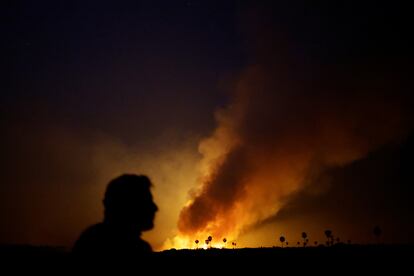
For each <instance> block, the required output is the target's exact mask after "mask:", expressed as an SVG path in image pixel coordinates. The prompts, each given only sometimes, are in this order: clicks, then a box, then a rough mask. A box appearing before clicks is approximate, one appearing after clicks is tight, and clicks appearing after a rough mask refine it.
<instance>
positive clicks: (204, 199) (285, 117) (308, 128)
mask: <svg viewBox="0 0 414 276" xmlns="http://www.w3.org/2000/svg"><path fill="white" fill-rule="evenodd" d="M260 26H262V25H261V24H256V27H254V28H253V29H254V30H252V33H255V41H256V42H257V43H256V44H255V45H254V51H255V55H254V56H255V57H254V59H253V60H252V61H253V62H252V65H250V66H248V68H247V69H246V70H245V71H244V72H243V73H242V74H241V76H240V78H239V79H238V81H237V83H236V85H235V86H234V87H235V88H234V91H233V92H234V93H233V94H232V101H231V103H230V104H229V105H228V106H227V108H225V109H222V110H219V111H217V112H216V119H217V128H216V129H215V131H214V132H213V134H212V135H211V136H210V137H208V138H206V139H204V140H202V141H201V143H200V145H199V151H200V152H201V154H202V155H203V159H202V161H201V163H200V176H199V178H198V188H197V189H196V190H194V191H192V192H191V198H190V200H189V202H188V204H187V205H186V206H185V207H184V208H183V209H182V211H181V213H180V217H179V222H178V229H179V232H180V233H179V237H182V239H185V238H184V237H188V238H189V239H192V241H193V240H194V238H204V237H207V236H208V235H213V237H217V238H218V239H219V240H220V239H221V238H223V237H227V238H230V239H235V238H237V236H238V235H239V234H240V233H242V232H243V230H245V229H246V228H247V227H250V226H252V225H255V224H257V223H259V222H261V221H263V220H265V219H266V218H269V217H270V216H272V215H275V214H277V212H278V211H279V210H280V209H281V207H283V206H284V205H285V204H286V202H287V201H288V200H289V198H291V197H292V196H294V195H295V194H297V193H298V192H300V191H302V190H303V189H304V188H305V187H307V188H309V186H310V185H312V181H313V180H314V179H315V178H316V177H318V176H319V175H321V173H322V172H324V171H325V170H327V169H329V168H333V167H341V166H344V165H346V164H349V163H351V162H353V161H355V160H358V159H360V158H362V157H364V156H365V155H367V153H369V152H372V151H375V150H376V149H377V148H378V147H379V146H381V145H384V144H386V143H391V142H398V141H399V139H400V138H401V137H403V136H404V135H405V133H406V131H407V130H408V128H409V122H408V119H407V118H409V112H410V111H409V106H408V104H407V102H409V101H408V100H407V99H406V97H407V96H406V95H407V94H406V93H405V91H404V89H403V88H402V87H403V86H402V83H403V81H402V80H401V79H399V78H397V77H395V76H392V73H391V70H390V69H387V68H385V67H381V66H377V65H378V64H369V65H367V64H364V63H362V62H359V61H356V60H355V61H352V62H353V63H352V64H351V65H350V64H347V65H341V64H331V65H329V64H324V65H322V64H319V63H316V62H313V63H311V64H310V63H309V62H306V61H305V60H302V59H300V58H298V55H296V54H295V53H293V52H292V51H291V50H290V49H295V47H294V46H295V45H294V44H292V43H291V41H289V40H288V39H287V38H286V37H285V36H283V35H282V34H281V32H278V31H275V30H274V29H273V30H264V28H261V27H260ZM310 187H311V186H310ZM319 192H321V191H319ZM179 241H180V238H178V240H177V241H176V244H177V243H178V242H179Z"/></svg>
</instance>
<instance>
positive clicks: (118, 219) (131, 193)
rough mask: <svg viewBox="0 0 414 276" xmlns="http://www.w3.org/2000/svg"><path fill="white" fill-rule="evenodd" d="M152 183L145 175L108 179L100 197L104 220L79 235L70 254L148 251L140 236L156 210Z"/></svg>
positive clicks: (113, 254)
mask: <svg viewBox="0 0 414 276" xmlns="http://www.w3.org/2000/svg"><path fill="white" fill-rule="evenodd" d="M151 187H152V183H151V180H150V179H149V178H148V177H147V176H145V175H135V174H124V175H121V176H119V177H117V178H115V179H113V180H112V181H110V182H109V184H108V186H107V188H106V192H105V196H104V200H103V205H104V208H105V211H104V220H103V222H101V223H98V224H95V225H93V226H91V227H89V228H88V229H86V230H85V231H84V232H83V233H82V234H81V235H80V237H79V238H78V240H77V241H76V243H75V245H74V247H73V249H72V253H73V255H74V256H75V257H77V258H81V259H87V258H96V257H98V258H100V259H102V258H111V259H118V258H129V257H131V258H134V257H136V256H148V255H151V253H152V248H151V246H150V245H149V243H147V242H146V241H144V240H142V239H141V233H142V232H143V231H147V230H150V229H152V228H153V227H154V223H153V221H154V217H155V213H156V212H157V210H158V207H157V205H156V204H155V203H154V201H153V197H152V194H151V191H150V188H151Z"/></svg>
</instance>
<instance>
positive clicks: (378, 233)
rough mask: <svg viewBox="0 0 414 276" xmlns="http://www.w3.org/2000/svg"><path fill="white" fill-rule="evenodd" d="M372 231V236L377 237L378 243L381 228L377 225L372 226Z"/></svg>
mask: <svg viewBox="0 0 414 276" xmlns="http://www.w3.org/2000/svg"><path fill="white" fill-rule="evenodd" d="M372 232H373V233H374V236H375V238H376V239H377V243H378V244H379V242H380V237H381V234H382V230H381V228H380V227H379V226H378V225H377V226H375V227H374V229H373V230H372Z"/></svg>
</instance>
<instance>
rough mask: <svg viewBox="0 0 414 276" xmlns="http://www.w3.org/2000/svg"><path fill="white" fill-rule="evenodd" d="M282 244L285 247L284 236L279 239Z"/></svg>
mask: <svg viewBox="0 0 414 276" xmlns="http://www.w3.org/2000/svg"><path fill="white" fill-rule="evenodd" d="M279 240H280V242H281V243H282V247H283V243H284V242H285V240H286V239H285V237H284V236H280V238H279Z"/></svg>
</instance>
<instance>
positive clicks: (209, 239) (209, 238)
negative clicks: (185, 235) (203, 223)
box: [207, 236, 213, 248]
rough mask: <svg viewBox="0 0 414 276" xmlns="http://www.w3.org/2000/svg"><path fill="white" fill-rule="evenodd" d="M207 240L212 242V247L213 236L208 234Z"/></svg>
mask: <svg viewBox="0 0 414 276" xmlns="http://www.w3.org/2000/svg"><path fill="white" fill-rule="evenodd" d="M207 240H208V242H209V243H210V248H211V241H212V240H213V237H212V236H208V238H207Z"/></svg>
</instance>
